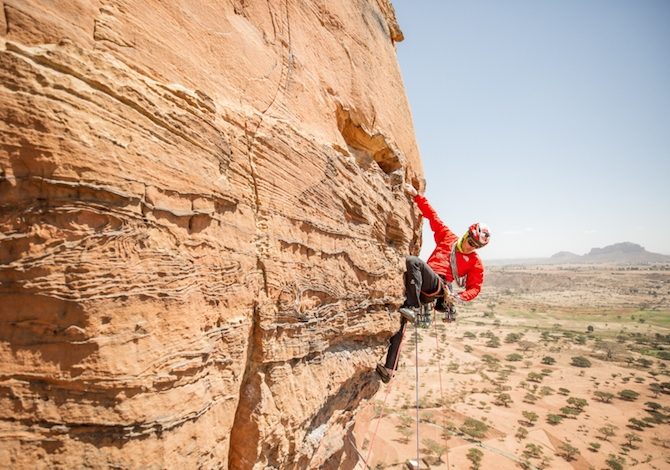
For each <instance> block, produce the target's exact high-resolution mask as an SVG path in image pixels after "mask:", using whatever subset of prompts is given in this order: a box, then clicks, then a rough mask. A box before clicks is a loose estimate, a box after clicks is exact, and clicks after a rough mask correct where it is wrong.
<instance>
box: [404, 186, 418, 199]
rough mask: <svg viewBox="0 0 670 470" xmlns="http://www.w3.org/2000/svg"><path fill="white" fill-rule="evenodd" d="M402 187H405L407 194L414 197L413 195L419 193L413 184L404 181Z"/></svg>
mask: <svg viewBox="0 0 670 470" xmlns="http://www.w3.org/2000/svg"><path fill="white" fill-rule="evenodd" d="M403 188H404V189H405V192H406V193H407V194H409V195H410V196H412V197H414V196H416V195H417V194H419V193H418V192H417V190H416V189H415V188H414V186H412V185H411V184H408V183H405V185H404V187H403Z"/></svg>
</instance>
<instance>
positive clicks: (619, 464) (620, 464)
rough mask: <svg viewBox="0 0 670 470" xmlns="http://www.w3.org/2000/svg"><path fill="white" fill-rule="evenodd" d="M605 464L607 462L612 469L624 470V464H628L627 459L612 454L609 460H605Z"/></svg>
mask: <svg viewBox="0 0 670 470" xmlns="http://www.w3.org/2000/svg"><path fill="white" fill-rule="evenodd" d="M605 464H607V467H608V468H610V469H611V470H623V469H624V465H625V464H626V459H624V458H623V457H619V456H617V455H614V454H610V455H609V457H608V458H607V460H605Z"/></svg>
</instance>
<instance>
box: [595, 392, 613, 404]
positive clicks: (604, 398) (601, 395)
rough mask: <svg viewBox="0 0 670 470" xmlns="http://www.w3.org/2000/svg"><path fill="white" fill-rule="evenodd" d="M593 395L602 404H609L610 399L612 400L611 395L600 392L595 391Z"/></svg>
mask: <svg viewBox="0 0 670 470" xmlns="http://www.w3.org/2000/svg"><path fill="white" fill-rule="evenodd" d="M593 395H594V396H595V397H596V398H597V399H598V400H600V401H601V402H603V403H609V402H610V401H612V398H614V394H613V393H609V392H602V391H600V390H596V391H595V392H593Z"/></svg>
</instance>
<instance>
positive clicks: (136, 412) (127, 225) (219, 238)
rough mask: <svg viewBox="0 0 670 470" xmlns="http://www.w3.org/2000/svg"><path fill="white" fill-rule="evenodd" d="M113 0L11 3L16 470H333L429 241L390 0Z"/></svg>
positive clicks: (10, 462) (0, 169) (1, 29)
mask: <svg viewBox="0 0 670 470" xmlns="http://www.w3.org/2000/svg"><path fill="white" fill-rule="evenodd" d="M97 5H98V4H97V3H90V4H87V3H86V2H83V3H82V2H53V3H50V2H46V3H45V2H40V1H35V0H24V1H14V0H4V3H3V5H1V6H4V8H0V11H1V12H2V13H0V17H1V19H0V35H1V36H0V74H1V76H0V114H1V115H2V119H1V120H0V134H1V135H2V143H1V144H0V203H1V207H2V210H1V211H0V233H1V235H0V322H2V326H1V327H0V367H1V373H0V441H1V442H2V446H1V448H0V467H3V468H34V467H36V466H40V465H41V466H44V467H63V468H80V467H84V466H90V467H98V468H107V467H122V468H179V467H182V468H266V467H275V468H282V469H285V468H306V467H313V468H315V467H319V466H321V465H324V464H325V463H326V462H327V465H330V466H333V467H337V466H338V465H339V462H343V461H344V459H351V456H347V455H343V452H342V449H343V447H344V441H343V437H344V435H345V433H346V429H347V426H348V425H349V424H351V421H352V420H353V418H354V417H355V414H356V410H357V407H358V406H359V405H360V404H361V403H362V402H363V401H364V400H366V399H367V398H368V397H370V396H371V395H372V393H374V391H375V390H376V388H377V387H378V382H377V380H376V378H375V377H374V375H373V372H372V367H373V366H374V364H375V362H376V359H377V358H378V357H379V355H380V354H381V353H382V351H383V349H384V347H385V344H386V339H387V337H388V336H389V334H390V333H391V332H392V330H393V329H394V328H395V326H396V321H397V318H396V314H395V310H394V307H396V306H397V305H398V304H399V303H400V301H401V297H402V284H401V277H402V269H403V258H404V256H405V255H407V254H409V253H416V252H418V249H419V238H418V235H419V232H418V227H416V225H415V214H413V213H412V205H411V204H410V203H409V201H408V199H407V198H406V196H405V195H404V194H403V193H402V190H401V189H400V185H401V184H402V183H403V182H405V181H411V182H413V183H414V184H415V185H416V186H421V185H423V179H422V178H423V175H422V168H421V163H420V160H419V155H418V150H417V146H416V143H415V138H414V130H413V127H412V121H411V115H410V111H409V106H408V103H407V99H406V97H405V93H404V89H403V86H402V80H401V77H400V71H399V68H398V64H397V60H396V55H395V46H394V42H396V41H399V40H401V39H402V33H401V32H400V29H399V27H398V25H397V23H396V21H395V17H394V13H393V8H392V6H391V5H390V3H389V2H388V0H379V1H377V0H363V1H361V2H358V3H355V4H351V3H350V2H312V1H304V0H286V1H285V0H282V1H278V2H246V1H240V0H235V1H233V2H177V1H160V2H159V1H146V2H121V3H117V4H116V6H102V7H98V6H97ZM390 312H392V313H393V315H389V313H390Z"/></svg>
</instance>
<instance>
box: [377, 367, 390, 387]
mask: <svg viewBox="0 0 670 470" xmlns="http://www.w3.org/2000/svg"><path fill="white" fill-rule="evenodd" d="M376 370H377V374H379V376H380V377H381V379H382V382H384V383H385V384H387V383H389V382H390V381H391V373H390V372H389V370H388V369H387V368H386V367H384V365H383V364H382V363H379V364H377V369H376Z"/></svg>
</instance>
